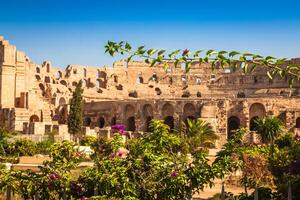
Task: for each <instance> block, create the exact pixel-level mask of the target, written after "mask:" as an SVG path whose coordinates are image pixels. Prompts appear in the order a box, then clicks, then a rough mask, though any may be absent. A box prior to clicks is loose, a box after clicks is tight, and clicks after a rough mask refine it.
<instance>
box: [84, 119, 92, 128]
mask: <svg viewBox="0 0 300 200" xmlns="http://www.w3.org/2000/svg"><path fill="white" fill-rule="evenodd" d="M91 122H92V120H91V118H90V117H86V118H84V126H90V125H91Z"/></svg>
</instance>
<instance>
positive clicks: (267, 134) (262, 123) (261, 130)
mask: <svg viewBox="0 0 300 200" xmlns="http://www.w3.org/2000/svg"><path fill="white" fill-rule="evenodd" d="M254 124H255V128H254V130H255V131H256V132H257V134H258V135H259V136H260V138H261V141H262V142H263V143H270V142H273V141H274V139H275V138H276V137H277V136H278V135H279V134H280V133H281V132H282V128H283V123H282V121H281V120H280V119H279V118H277V117H272V116H267V117H264V118H258V119H256V120H255V121H254Z"/></svg>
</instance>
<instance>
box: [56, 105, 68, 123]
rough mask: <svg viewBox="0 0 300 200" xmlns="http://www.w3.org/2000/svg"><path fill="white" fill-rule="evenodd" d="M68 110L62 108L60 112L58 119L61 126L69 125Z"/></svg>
mask: <svg viewBox="0 0 300 200" xmlns="http://www.w3.org/2000/svg"><path fill="white" fill-rule="evenodd" d="M67 115H68V113H67V109H66V108H65V107H62V108H61V109H60V111H59V115H58V117H57V119H58V123H59V124H66V123H67Z"/></svg>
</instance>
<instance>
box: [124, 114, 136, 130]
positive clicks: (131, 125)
mask: <svg viewBox="0 0 300 200" xmlns="http://www.w3.org/2000/svg"><path fill="white" fill-rule="evenodd" d="M126 127H127V131H135V129H136V127H135V117H134V116H132V117H129V118H128V119H127V121H126Z"/></svg>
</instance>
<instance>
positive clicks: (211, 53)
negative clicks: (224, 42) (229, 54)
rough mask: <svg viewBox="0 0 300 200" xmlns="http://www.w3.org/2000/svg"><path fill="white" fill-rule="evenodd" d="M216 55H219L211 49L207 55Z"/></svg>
mask: <svg viewBox="0 0 300 200" xmlns="http://www.w3.org/2000/svg"><path fill="white" fill-rule="evenodd" d="M216 53H217V52H216V51H215V50H213V49H210V50H208V51H207V52H206V55H207V56H211V55H213V54H216Z"/></svg>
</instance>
